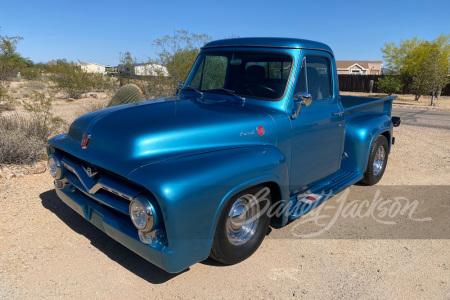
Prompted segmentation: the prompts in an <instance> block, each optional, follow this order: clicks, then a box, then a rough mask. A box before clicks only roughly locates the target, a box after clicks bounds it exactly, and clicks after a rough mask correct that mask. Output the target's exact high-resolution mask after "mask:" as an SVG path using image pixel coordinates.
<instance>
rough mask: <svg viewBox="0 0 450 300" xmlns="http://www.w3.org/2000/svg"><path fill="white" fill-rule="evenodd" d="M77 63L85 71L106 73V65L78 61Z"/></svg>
mask: <svg viewBox="0 0 450 300" xmlns="http://www.w3.org/2000/svg"><path fill="white" fill-rule="evenodd" d="M78 65H79V66H80V67H81V70H83V71H84V72H86V73H97V74H105V73H106V66H103V65H100V64H96V63H78Z"/></svg>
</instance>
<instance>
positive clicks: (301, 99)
mask: <svg viewBox="0 0 450 300" xmlns="http://www.w3.org/2000/svg"><path fill="white" fill-rule="evenodd" d="M294 101H295V102H297V103H298V106H297V110H296V111H295V114H293V115H292V119H296V118H297V117H298V114H299V113H300V108H301V107H302V106H305V107H306V106H310V105H311V103H312V97H311V94H308V93H306V92H299V93H296V94H295V95H294Z"/></svg>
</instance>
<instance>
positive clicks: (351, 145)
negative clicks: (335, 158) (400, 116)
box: [341, 115, 392, 173]
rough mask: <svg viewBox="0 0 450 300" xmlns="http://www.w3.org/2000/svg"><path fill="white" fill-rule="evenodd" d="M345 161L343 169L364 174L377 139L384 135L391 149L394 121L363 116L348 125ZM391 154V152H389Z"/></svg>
mask: <svg viewBox="0 0 450 300" xmlns="http://www.w3.org/2000/svg"><path fill="white" fill-rule="evenodd" d="M345 129H346V131H345V146H344V152H345V153H347V155H348V158H346V159H344V160H343V161H342V164H341V169H345V170H349V171H357V172H361V173H364V172H365V171H366V168H367V162H368V159H369V152H370V147H371V146H372V144H373V142H374V141H375V139H376V138H377V137H378V136H380V135H382V136H384V137H386V139H387V140H388V145H389V151H390V148H391V140H392V139H391V137H392V121H391V119H390V118H389V116H387V115H372V116H362V117H360V118H355V119H352V120H351V121H350V122H348V123H347V124H346V128H345ZM388 153H389V152H388Z"/></svg>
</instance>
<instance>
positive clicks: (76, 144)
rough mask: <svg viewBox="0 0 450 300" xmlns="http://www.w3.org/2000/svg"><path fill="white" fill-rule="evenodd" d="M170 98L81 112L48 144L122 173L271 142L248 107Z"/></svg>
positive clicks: (264, 124)
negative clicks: (85, 138)
mask: <svg viewBox="0 0 450 300" xmlns="http://www.w3.org/2000/svg"><path fill="white" fill-rule="evenodd" d="M215 96H217V95H215ZM172 100H174V97H168V98H161V99H157V100H150V101H143V102H138V103H132V104H126V105H121V106H116V107H111V108H107V109H103V110H100V111H96V112H93V113H89V114H86V115H84V116H81V117H79V118H78V119H76V120H75V121H74V122H73V123H72V125H71V127H70V129H69V132H68V133H67V134H65V135H60V136H56V137H54V138H53V139H51V140H50V142H49V143H50V144H51V145H52V146H54V147H56V148H59V149H61V150H63V151H65V152H68V153H70V154H72V155H74V156H76V157H78V158H80V159H82V160H85V161H88V162H90V163H92V164H95V165H98V166H101V167H103V168H105V169H108V170H110V171H112V172H115V173H118V174H120V175H123V176H126V175H128V174H129V173H131V172H132V171H133V170H135V169H137V168H139V167H141V166H144V165H148V164H153V163H156V162H159V161H163V160H167V159H174V158H179V157H183V156H188V155H195V154H200V153H205V152H210V151H218V150H223V149H230V148H236V147H245V146H249V145H258V144H259V145H264V144H273V145H274V144H276V137H277V133H276V126H275V123H274V121H273V119H272V118H271V116H270V115H269V114H268V113H266V112H263V111H262V110H259V109H258V107H256V106H254V105H249V104H243V103H237V102H233V101H230V100H228V101H220V100H214V99H208V98H206V97H205V98H204V99H196V98H188V99H184V100H177V101H172ZM258 129H259V130H258ZM83 134H86V135H89V136H90V142H89V144H88V147H87V148H86V149H82V147H81V140H82V136H83Z"/></svg>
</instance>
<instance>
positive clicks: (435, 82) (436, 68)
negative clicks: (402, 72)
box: [413, 43, 449, 106]
mask: <svg viewBox="0 0 450 300" xmlns="http://www.w3.org/2000/svg"><path fill="white" fill-rule="evenodd" d="M427 47H428V51H427V55H426V56H425V57H424V59H423V60H422V61H421V63H420V65H419V70H418V73H417V75H415V76H414V79H413V86H414V87H415V88H417V89H420V92H421V93H423V94H425V93H427V94H429V93H431V103H430V105H432V106H434V105H435V101H434V99H435V97H436V94H437V93H438V91H440V89H441V88H442V87H443V86H445V85H446V84H447V83H448V82H449V79H448V74H449V57H448V52H445V51H442V47H441V46H440V45H439V44H437V43H433V44H430V43H428V44H427Z"/></svg>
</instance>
